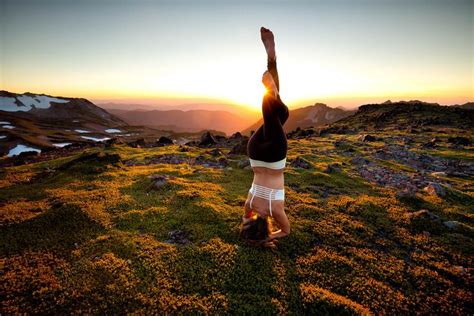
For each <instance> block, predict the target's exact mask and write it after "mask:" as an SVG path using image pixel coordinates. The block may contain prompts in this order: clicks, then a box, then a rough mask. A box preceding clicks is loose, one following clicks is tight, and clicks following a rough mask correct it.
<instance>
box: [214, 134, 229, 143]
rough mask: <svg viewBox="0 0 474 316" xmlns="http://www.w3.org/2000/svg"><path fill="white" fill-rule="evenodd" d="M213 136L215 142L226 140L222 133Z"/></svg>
mask: <svg viewBox="0 0 474 316" xmlns="http://www.w3.org/2000/svg"><path fill="white" fill-rule="evenodd" d="M214 138H215V139H216V141H217V142H220V141H225V140H227V137H225V136H222V135H215V136H214Z"/></svg>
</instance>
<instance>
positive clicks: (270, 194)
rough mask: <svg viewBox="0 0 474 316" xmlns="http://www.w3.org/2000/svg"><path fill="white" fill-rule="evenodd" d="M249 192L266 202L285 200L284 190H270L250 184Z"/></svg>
mask: <svg viewBox="0 0 474 316" xmlns="http://www.w3.org/2000/svg"><path fill="white" fill-rule="evenodd" d="M249 192H250V193H252V194H254V195H256V196H258V197H261V198H263V199H266V200H284V199H285V189H272V188H268V187H266V186H263V185H259V184H255V183H252V186H251V187H250V189H249Z"/></svg>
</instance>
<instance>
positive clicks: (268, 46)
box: [260, 26, 275, 59]
mask: <svg viewBox="0 0 474 316" xmlns="http://www.w3.org/2000/svg"><path fill="white" fill-rule="evenodd" d="M260 37H261V38H262V42H263V46H265V50H266V51H267V55H268V58H270V59H275V39H274V38H273V33H272V31H270V30H269V29H266V28H264V27H263V26H262V27H261V28H260Z"/></svg>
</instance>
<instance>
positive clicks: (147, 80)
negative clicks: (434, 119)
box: [0, 0, 474, 110]
mask: <svg viewBox="0 0 474 316" xmlns="http://www.w3.org/2000/svg"><path fill="white" fill-rule="evenodd" d="M3 6H4V7H3V10H1V13H0V28H1V29H2V30H4V31H3V32H2V37H1V38H0V40H1V44H2V45H1V46H2V54H1V56H0V58H1V77H0V85H1V87H0V88H1V89H5V90H9V91H13V92H25V91H30V92H36V93H46V94H52V95H62V96H71V97H85V98H89V99H92V100H104V99H107V100H116V101H122V102H126V101H130V100H133V101H134V103H148V104H149V103H153V102H156V104H164V103H166V104H182V103H194V102H201V101H204V102H208V101H216V102H224V103H237V104H244V105H247V106H248V107H249V108H250V109H255V110H259V109H260V102H261V96H262V93H263V92H264V89H263V86H262V85H261V83H260V79H261V75H262V73H263V71H264V70H265V66H266V64H265V62H266V59H265V51H264V49H263V46H262V44H261V42H260V39H259V33H258V31H259V27H260V26H261V25H264V26H266V27H269V28H271V29H272V30H273V31H274V32H275V37H276V43H277V45H276V46H277V56H278V68H279V73H280V82H281V96H282V99H283V100H284V101H285V102H286V103H287V104H288V105H289V106H290V107H297V106H304V105H309V104H313V103H315V102H323V103H326V104H328V105H330V106H342V107H346V108H352V107H356V106H358V105H361V104H364V103H371V102H383V101H385V100H387V99H391V100H392V101H396V100H410V99H419V100H423V101H428V102H438V103H441V104H458V103H465V102H468V101H473V100H474V78H473V77H474V75H473V73H474V70H473V58H472V56H473V55H474V54H473V32H472V22H473V21H472V19H473V17H472V14H471V13H472V9H473V3H472V1H462V0H457V1H456V0H455V1H449V2H433V1H423V0H420V1H416V2H413V1H404V0H400V1H382V2H381V1H373V2H370V1H366V2H355V1H334V2H329V3H328V2H324V1H303V0H294V1H277V2H269V1H246V0H244V1H228V2H227V1H226V2H220V3H219V4H216V3H215V2H212V1H205V0H203V1H198V0H196V1H186V0H176V1H154V2H149V1H140V0H139V1H134V2H113V3H112V2H107V1H97V2H88V1H84V2H82V1H79V2H78V1H69V0H65V1H60V2H58V1H50V0H45V1H42V2H41V3H38V2H37V1H27V0H25V1H13V0H5V1H4V4H3ZM71 21H77V23H71Z"/></svg>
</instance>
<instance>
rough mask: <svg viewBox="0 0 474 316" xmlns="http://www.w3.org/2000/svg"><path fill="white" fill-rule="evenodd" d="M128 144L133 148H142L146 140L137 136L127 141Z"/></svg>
mask: <svg viewBox="0 0 474 316" xmlns="http://www.w3.org/2000/svg"><path fill="white" fill-rule="evenodd" d="M128 146H130V147H133V148H143V147H146V142H145V139H144V138H139V139H137V140H135V141H133V142H129V143H128Z"/></svg>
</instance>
